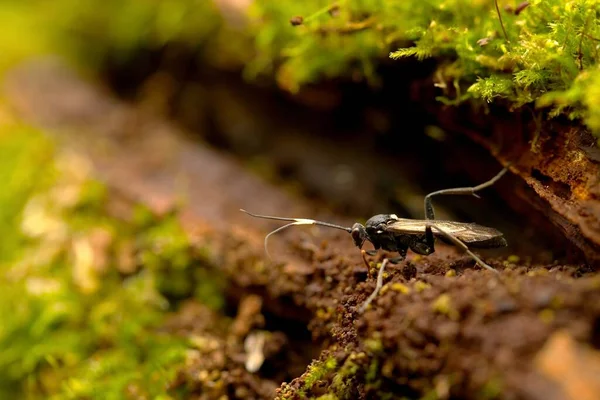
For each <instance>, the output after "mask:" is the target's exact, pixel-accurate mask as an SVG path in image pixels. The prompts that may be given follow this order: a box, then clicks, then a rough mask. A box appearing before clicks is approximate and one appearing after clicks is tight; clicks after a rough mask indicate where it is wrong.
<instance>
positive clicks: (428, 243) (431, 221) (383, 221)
mask: <svg viewBox="0 0 600 400" xmlns="http://www.w3.org/2000/svg"><path fill="white" fill-rule="evenodd" d="M506 171H508V166H507V167H505V168H504V169H502V171H500V172H499V173H498V174H497V175H496V176H494V177H493V178H492V179H490V180H489V181H487V182H484V183H482V184H480V185H477V186H474V187H463V188H452V189H443V190H438V191H435V192H432V193H429V194H428V195H427V196H425V200H424V203H425V219H424V220H418V219H407V218H398V216H396V215H395V214H379V215H375V216H373V217H371V218H369V220H368V221H367V222H366V223H365V225H362V224H359V223H355V224H354V225H353V226H352V227H344V226H341V225H336V224H332V223H329V222H323V221H316V220H313V219H306V218H284V217H275V216H270V215H259V214H254V213H250V212H248V211H246V210H240V211H242V212H245V213H246V214H248V215H250V216H252V217H256V218H263V219H272V220H277V221H288V222H290V223H289V224H286V225H284V226H281V227H279V228H277V229H275V230H274V231H272V232H270V233H269V234H268V235H267V236H266V237H265V252H266V253H267V255H268V256H269V257H270V254H269V251H268V248H267V244H268V240H269V238H270V237H271V235H273V234H275V233H277V232H280V231H282V230H283V229H286V228H288V227H290V226H294V225H319V226H325V227H328V228H334V229H340V230H343V231H346V232H348V233H349V234H350V235H351V236H352V239H353V241H354V244H355V245H356V246H357V247H358V248H359V249H362V247H363V245H364V244H365V242H367V241H368V242H371V244H372V245H373V247H374V250H371V251H366V253H367V254H368V255H375V254H376V253H377V250H379V249H382V250H386V251H390V252H396V253H398V255H397V256H396V257H393V258H386V259H384V260H383V262H382V263H381V266H380V268H379V272H378V276H377V286H376V289H375V291H374V292H373V294H371V296H370V297H369V298H368V299H367V301H365V304H363V306H362V307H361V311H364V309H366V306H368V304H370V302H371V301H372V300H373V299H374V298H375V296H376V295H377V293H378V292H379V290H380V289H381V285H382V279H383V271H384V269H385V266H386V265H387V263H388V262H390V263H394V264H395V263H399V262H401V261H402V260H404V259H405V258H406V254H407V253H408V250H409V249H410V250H412V251H413V252H414V253H417V254H420V255H425V256H428V255H430V254H432V253H434V252H435V239H436V238H439V239H441V240H442V241H444V242H449V243H451V244H453V245H455V246H457V247H459V248H461V249H463V250H464V251H465V252H466V253H467V254H469V255H470V256H471V257H472V258H473V259H474V260H475V262H476V263H477V264H479V265H480V266H482V267H483V268H486V269H488V270H490V271H493V272H494V273H498V271H496V270H495V269H493V268H492V267H490V266H489V265H487V264H486V263H485V262H484V261H483V260H481V259H480V258H479V257H478V256H477V255H476V254H474V253H473V252H472V251H471V250H470V248H498V247H504V246H506V245H507V243H506V239H505V238H504V236H503V234H502V232H500V231H498V230H496V229H494V228H489V227H486V226H482V225H478V224H475V223H465V222H455V221H442V220H436V219H435V211H434V208H433V203H432V197H433V196H437V195H473V196H475V197H479V196H478V195H477V193H476V192H478V191H480V190H482V189H485V188H487V187H489V186H492V185H493V184H494V183H496V182H497V181H498V180H499V179H500V178H502V176H503V175H504V174H505V173H506Z"/></svg>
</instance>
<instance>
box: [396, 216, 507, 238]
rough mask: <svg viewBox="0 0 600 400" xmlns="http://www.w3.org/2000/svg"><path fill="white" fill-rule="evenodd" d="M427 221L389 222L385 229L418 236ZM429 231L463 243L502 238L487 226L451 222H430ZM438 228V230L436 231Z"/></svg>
mask: <svg viewBox="0 0 600 400" xmlns="http://www.w3.org/2000/svg"><path fill="white" fill-rule="evenodd" d="M426 223H427V221H425V220H420V219H398V220H395V221H392V222H390V223H389V224H388V225H387V226H386V229H387V230H388V231H392V232H397V233H403V234H407V235H418V234H424V233H425V227H426ZM430 223H431V225H432V226H431V229H432V231H433V233H434V234H435V235H436V236H442V233H441V232H440V231H439V229H442V230H443V231H444V232H446V233H449V234H450V235H452V236H454V237H455V238H457V239H459V240H460V241H461V242H464V243H467V244H468V243H476V242H485V241H487V240H491V239H494V238H498V237H502V232H500V231H498V230H496V229H494V228H489V227H487V226H481V225H477V224H473V223H466V222H453V221H440V220H437V219H436V220H431V221H430ZM436 227H439V229H436Z"/></svg>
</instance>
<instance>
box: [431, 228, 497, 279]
mask: <svg viewBox="0 0 600 400" xmlns="http://www.w3.org/2000/svg"><path fill="white" fill-rule="evenodd" d="M432 227H433V228H435V229H436V230H438V231H439V232H440V233H441V234H442V235H444V237H445V238H447V239H448V240H450V241H451V242H452V243H454V244H455V245H456V246H457V247H460V248H461V249H463V250H464V251H465V252H466V253H467V254H469V255H470V256H471V257H472V258H473V260H475V262H476V263H477V264H479V265H480V266H482V267H483V268H485V269H488V270H490V271H494V272H495V273H496V274H498V273H499V272H498V271H496V270H495V269H494V268H492V267H490V266H489V265H487V264H486V263H485V262H483V260H482V259H481V258H479V257H478V256H477V255H476V254H475V253H473V252H472V251H471V250H469V247H468V246H467V245H466V244H464V243H463V242H461V241H460V240H459V239H457V238H456V237H454V236H453V235H451V234H450V233H448V232H446V231H444V230H443V229H441V228H439V227H438V226H436V225H435V223H431V224H430V223H429V222H427V228H429V229H431V228H432Z"/></svg>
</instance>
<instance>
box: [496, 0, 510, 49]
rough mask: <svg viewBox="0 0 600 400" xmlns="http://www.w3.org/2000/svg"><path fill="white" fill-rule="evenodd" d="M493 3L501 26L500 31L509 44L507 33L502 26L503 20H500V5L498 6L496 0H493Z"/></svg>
mask: <svg viewBox="0 0 600 400" xmlns="http://www.w3.org/2000/svg"><path fill="white" fill-rule="evenodd" d="M494 4H495V5H496V13H498V19H499V20H500V26H501V27H502V32H503V33H504V38H505V39H506V43H509V44H510V40H509V39H508V34H507V33H506V29H505V28H504V22H503V21H502V14H500V7H499V6H498V0H494Z"/></svg>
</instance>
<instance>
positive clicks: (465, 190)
mask: <svg viewBox="0 0 600 400" xmlns="http://www.w3.org/2000/svg"><path fill="white" fill-rule="evenodd" d="M506 171H508V166H507V167H504V169H502V171H500V172H499V173H498V174H497V175H496V176H494V177H493V178H492V179H490V180H489V181H487V182H484V183H482V184H480V185H477V186H473V187H462V188H453V189H442V190H438V191H435V192H432V193H429V194H428V195H427V196H425V218H426V219H435V212H434V210H433V204H432V202H431V198H432V197H433V196H437V195H439V194H470V195H472V196H475V197H479V196H478V195H477V194H476V193H475V192H478V191H480V190H482V189H485V188H487V187H490V186H492V185H493V184H494V183H496V182H497V181H498V180H499V179H500V178H502V176H503V175H504V174H505V173H506Z"/></svg>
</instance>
